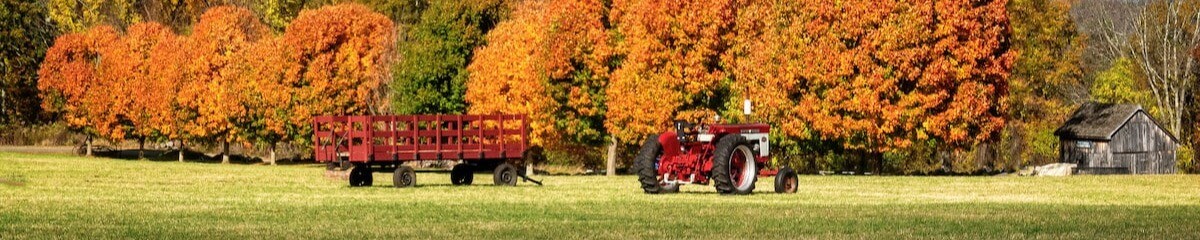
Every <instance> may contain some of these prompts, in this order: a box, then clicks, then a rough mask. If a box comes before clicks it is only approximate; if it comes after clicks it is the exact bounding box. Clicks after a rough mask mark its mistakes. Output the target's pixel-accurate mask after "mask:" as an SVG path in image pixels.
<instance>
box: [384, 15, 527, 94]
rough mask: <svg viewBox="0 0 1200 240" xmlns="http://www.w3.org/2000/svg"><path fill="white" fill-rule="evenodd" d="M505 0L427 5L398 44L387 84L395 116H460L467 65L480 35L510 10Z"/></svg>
mask: <svg viewBox="0 0 1200 240" xmlns="http://www.w3.org/2000/svg"><path fill="white" fill-rule="evenodd" d="M509 2H510V1H508V0H486V1H453V0H435V1H430V2H429V6H428V8H427V9H425V10H423V11H422V12H421V17H420V20H417V22H416V23H415V24H414V25H412V26H409V27H408V30H407V31H405V33H404V36H403V38H402V39H401V41H400V42H399V43H398V45H399V46H398V47H397V49H398V50H399V51H400V52H398V54H399V55H400V57H399V59H398V61H399V62H398V63H397V64H396V65H395V69H393V73H394V78H393V80H392V82H391V84H390V87H391V89H392V91H390V93H391V95H392V96H391V97H390V98H391V99H392V102H391V108H392V110H393V111H394V112H396V113H400V114H422V113H463V112H465V111H466V110H467V109H466V107H467V106H466V104H465V103H464V100H463V96H464V95H465V92H466V87H465V83H466V81H467V76H468V71H467V69H466V67H467V65H469V64H470V63H471V59H472V56H473V54H474V50H475V48H476V47H478V46H481V45H483V43H484V35H485V34H487V33H488V31H491V30H492V28H494V27H496V26H497V25H498V24H499V22H500V21H501V20H502V19H504V18H505V17H506V16H507V15H508V12H509V8H510V7H511V6H509V5H511V3H509Z"/></svg>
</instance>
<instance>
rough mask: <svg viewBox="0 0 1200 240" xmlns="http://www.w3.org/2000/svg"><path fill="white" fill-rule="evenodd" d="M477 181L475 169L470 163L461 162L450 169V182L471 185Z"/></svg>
mask: <svg viewBox="0 0 1200 240" xmlns="http://www.w3.org/2000/svg"><path fill="white" fill-rule="evenodd" d="M474 181H475V170H474V169H472V167H471V165H470V164H466V163H459V164H458V165H454V168H452V169H450V183H451V184H454V185H471V182H474Z"/></svg>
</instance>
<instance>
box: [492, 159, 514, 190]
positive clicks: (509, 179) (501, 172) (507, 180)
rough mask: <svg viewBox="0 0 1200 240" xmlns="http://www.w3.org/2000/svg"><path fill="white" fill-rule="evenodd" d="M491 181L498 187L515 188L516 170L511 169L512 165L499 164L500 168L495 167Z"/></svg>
mask: <svg viewBox="0 0 1200 240" xmlns="http://www.w3.org/2000/svg"><path fill="white" fill-rule="evenodd" d="M492 180H494V181H495V183H496V185H499V186H516V185H517V168H516V167H513V165H512V164H508V163H501V164H500V166H496V171H495V172H494V173H493V176H492Z"/></svg>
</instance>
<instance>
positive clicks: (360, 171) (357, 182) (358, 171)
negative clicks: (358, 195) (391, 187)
mask: <svg viewBox="0 0 1200 240" xmlns="http://www.w3.org/2000/svg"><path fill="white" fill-rule="evenodd" d="M374 180H375V179H374V176H371V166H370V165H367V164H355V166H354V169H351V170H350V186H351V187H365V186H371V183H372V182H373V181H374Z"/></svg>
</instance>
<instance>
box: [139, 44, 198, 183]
mask: <svg viewBox="0 0 1200 240" xmlns="http://www.w3.org/2000/svg"><path fill="white" fill-rule="evenodd" d="M190 46H191V45H190V44H189V42H188V38H186V37H184V36H168V37H166V38H163V39H160V40H159V41H158V42H157V44H155V45H154V46H153V47H151V49H150V53H151V54H150V56H149V62H150V63H151V66H152V67H150V68H149V69H148V70H147V77H148V78H146V79H144V80H145V81H144V82H142V83H141V84H143V85H145V87H144V88H146V89H148V91H149V92H146V93H142V94H141V96H144V97H147V98H149V99H147V100H145V101H153V102H146V104H144V105H142V106H143V108H144V110H143V111H145V112H147V113H146V115H145V116H148V117H149V119H145V120H142V121H147V123H148V126H149V128H150V129H149V131H152V132H153V133H154V135H155V136H156V137H155V139H156V140H167V141H177V144H176V148H177V150H178V151H179V152H178V156H179V161H180V162H182V161H183V156H184V150H185V147H184V146H185V142H184V140H185V139H189V137H188V136H189V135H188V133H187V129H186V128H185V126H190V125H191V124H192V122H191V121H190V120H191V118H190V117H184V116H187V115H185V114H183V113H186V111H185V110H186V109H185V108H184V105H183V103H184V102H183V101H181V100H182V99H181V98H180V97H179V94H180V92H182V91H183V87H184V86H190V85H191V82H190V80H191V79H190V78H189V76H192V75H191V74H190V73H189V66H188V64H189V63H190V62H191V61H192V60H193V59H192V57H193V55H192V51H193V49H191V48H190ZM145 116H144V117H145Z"/></svg>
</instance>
